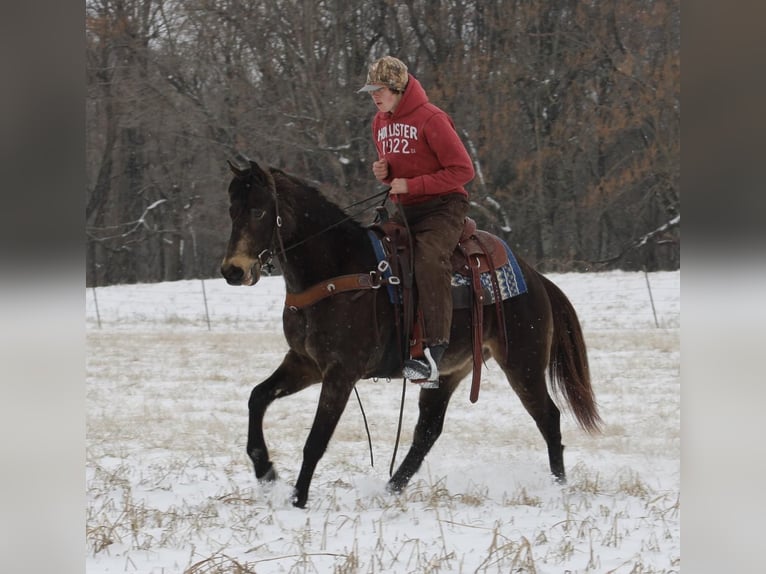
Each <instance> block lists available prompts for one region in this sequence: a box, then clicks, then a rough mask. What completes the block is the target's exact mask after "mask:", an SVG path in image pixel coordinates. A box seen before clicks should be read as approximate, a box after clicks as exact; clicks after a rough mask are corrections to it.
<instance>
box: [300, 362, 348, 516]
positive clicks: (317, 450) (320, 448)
mask: <svg viewBox="0 0 766 574" xmlns="http://www.w3.org/2000/svg"><path fill="white" fill-rule="evenodd" d="M355 383H356V381H355V380H349V378H348V377H337V376H333V375H332V374H328V375H326V376H325V378H324V382H323V383H322V392H321V393H320V395H319V404H318V405H317V412H316V416H315V417H314V423H313V424H312V425H311V431H310V432H309V436H308V438H307V439H306V445H305V446H304V447H303V464H302V465H301V471H300V474H299V475H298V480H297V481H296V483H295V490H294V491H293V505H294V506H297V507H298V508H305V506H306V501H307V500H308V496H309V486H310V485H311V479H312V478H313V476H314V470H315V469H316V467H317V464H318V463H319V460H320V459H321V458H322V456H323V455H324V453H325V451H326V450H327V445H328V443H329V442H330V438H331V437H332V434H333V432H335V427H336V426H337V425H338V421H339V420H340V416H341V415H342V414H343V410H344V409H345V408H346V403H348V397H349V395H350V394H351V390H352V389H353V388H354V384H355Z"/></svg>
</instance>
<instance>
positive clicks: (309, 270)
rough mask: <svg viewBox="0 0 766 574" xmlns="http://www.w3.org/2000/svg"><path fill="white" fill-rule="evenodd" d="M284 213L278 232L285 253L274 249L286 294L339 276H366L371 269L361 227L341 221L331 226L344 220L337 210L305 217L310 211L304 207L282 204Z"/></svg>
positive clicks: (369, 254)
mask: <svg viewBox="0 0 766 574" xmlns="http://www.w3.org/2000/svg"><path fill="white" fill-rule="evenodd" d="M321 207H327V206H321ZM284 210H285V212H286V216H285V217H284V218H283V219H284V221H285V227H284V228H283V229H282V230H281V232H282V244H283V246H284V249H285V251H284V252H281V247H282V246H280V245H277V250H278V252H279V253H280V255H281V256H280V258H279V259H280V264H281V266H282V272H283V275H284V279H285V283H286V285H287V290H288V291H289V292H291V293H298V292H301V291H303V290H305V289H307V288H309V287H311V286H312V285H315V284H316V283H319V282H321V281H324V280H326V279H330V278H332V277H337V276H339V275H346V274H349V273H366V272H368V271H369V270H371V269H372V268H373V267H374V262H372V261H368V259H370V258H374V256H373V255H372V248H371V247H369V246H368V243H369V242H368V241H367V238H366V232H365V231H364V229H363V228H362V227H361V226H358V225H355V224H353V223H352V222H345V223H342V224H340V225H337V226H335V227H333V224H335V223H337V222H338V221H339V220H340V219H342V218H343V217H345V215H344V214H343V213H342V212H341V211H340V210H338V213H334V212H333V213H331V214H329V216H328V217H316V216H314V217H311V216H307V215H306V214H312V211H311V209H310V208H309V209H308V210H307V208H306V206H300V207H298V206H296V205H286V206H284ZM368 247H369V249H368ZM371 265H372V267H371ZM367 267H369V269H367Z"/></svg>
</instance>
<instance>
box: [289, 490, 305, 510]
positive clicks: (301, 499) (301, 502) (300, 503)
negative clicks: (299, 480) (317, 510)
mask: <svg viewBox="0 0 766 574" xmlns="http://www.w3.org/2000/svg"><path fill="white" fill-rule="evenodd" d="M307 500H308V496H300V495H298V493H297V492H293V506H294V507H295V508H306V501H307Z"/></svg>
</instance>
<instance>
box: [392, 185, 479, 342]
mask: <svg viewBox="0 0 766 574" xmlns="http://www.w3.org/2000/svg"><path fill="white" fill-rule="evenodd" d="M468 208H469V204H468V199H467V198H466V197H465V196H464V195H461V194H459V193H450V194H446V195H440V196H437V197H435V198H434V199H429V200H428V201H425V202H423V203H419V204H416V205H412V206H405V207H403V210H404V216H405V217H406V218H407V224H408V225H409V228H410V233H412V243H413V248H414V250H415V253H414V255H413V258H414V265H415V283H416V285H417V288H418V301H419V307H420V309H421V311H422V312H423V323H424V331H425V332H424V334H423V341H424V343H425V344H426V346H429V347H430V346H433V345H439V344H448V343H449V334H450V326H451V324H452V287H451V280H452V265H451V263H450V257H451V256H452V252H453V251H454V250H455V246H456V245H457V242H458V240H459V239H460V234H461V233H462V231H463V222H464V220H465V216H466V215H467V214H468ZM394 219H396V220H399V221H401V215H400V213H398V212H397V214H396V215H395V216H394Z"/></svg>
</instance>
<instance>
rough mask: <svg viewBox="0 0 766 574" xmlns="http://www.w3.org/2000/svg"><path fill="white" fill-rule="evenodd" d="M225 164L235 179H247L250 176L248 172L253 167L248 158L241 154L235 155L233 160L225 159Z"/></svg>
mask: <svg viewBox="0 0 766 574" xmlns="http://www.w3.org/2000/svg"><path fill="white" fill-rule="evenodd" d="M226 163H228V164H229V169H231V171H232V172H233V173H234V175H236V176H237V177H247V176H248V175H250V170H251V169H252V165H253V162H252V161H250V158H249V157H247V156H246V155H245V154H243V153H237V155H235V156H234V159H227V160H226Z"/></svg>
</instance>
